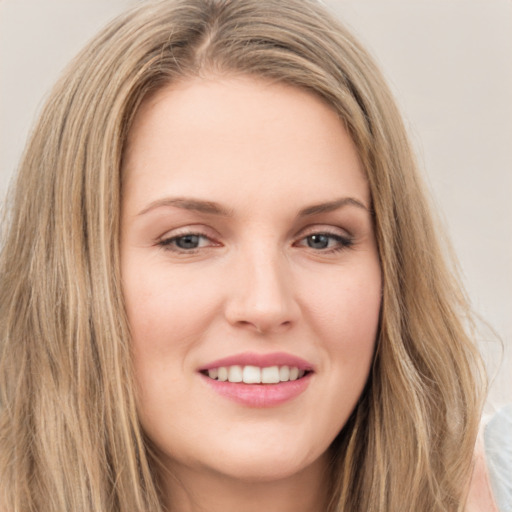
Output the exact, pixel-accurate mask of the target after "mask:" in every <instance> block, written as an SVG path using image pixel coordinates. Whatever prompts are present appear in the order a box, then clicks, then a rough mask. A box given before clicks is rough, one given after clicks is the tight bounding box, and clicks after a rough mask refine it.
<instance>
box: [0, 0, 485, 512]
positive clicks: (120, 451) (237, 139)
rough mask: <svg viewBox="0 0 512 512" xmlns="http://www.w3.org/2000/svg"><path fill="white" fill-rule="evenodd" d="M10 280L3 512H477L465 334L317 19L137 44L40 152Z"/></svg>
mask: <svg viewBox="0 0 512 512" xmlns="http://www.w3.org/2000/svg"><path fill="white" fill-rule="evenodd" d="M0 268H1V279H2V283H3V286H2V290H1V292H0V293H1V308H2V309H1V317H0V318H1V320H0V325H1V326H2V335H1V339H2V344H3V345H2V361H1V376H2V380H1V392H2V395H1V397H2V398H1V401H2V406H3V411H2V417H1V427H0V428H1V432H2V435H1V436H0V439H1V455H0V457H1V458H0V461H1V462H0V468H1V469H0V474H1V476H0V482H2V483H1V485H2V494H1V496H2V497H1V499H2V500H3V502H2V506H3V507H4V509H5V510H7V511H10V510H38V511H43V510H48V511H58V510H59V511H63V510H76V511H80V510H83V511H86V510H87V511H91V510H97V511H105V510H119V511H125V510H126V511H128V510H129V511H133V510H140V511H143V510H144V511H153V510H155V511H156V510H180V511H181V510H210V511H214V510H217V509H220V508H222V509H223V510H245V511H251V510H280V511H284V510H291V509H293V510H295V511H297V510H329V511H341V510H346V511H356V510H365V511H366V510H382V511H384V510H386V511H399V510H407V511H410V510H415V511H416V510H425V511H426V510H429V511H431V510H439V511H441V510H443V511H444V510H464V507H465V501H466V497H467V494H468V486H469V479H470V476H471V471H472V460H473V448H474V444H475V438H476V433H477V430H478V424H479V418H480V409H481V404H482V397H483V393H482V388H483V384H482V380H483V379H482V372H481V365H480V360H479V357H478V355H477V352H476V351H475V349H474V347H473V344H472V341H471V338H470V336H469V335H468V333H467V332H466V327H467V325H468V314H469V313H468V307H467V304H466V303H465V299H464V296H463V294H462V293H461V292H460V288H459V286H458V283H457V282H456V281H455V280H454V278H453V276H452V272H451V270H450V269H449V268H448V267H447V266H446V265H445V263H444V258H443V254H442V251H441V249H440V245H439V241H438V231H437V228H436V227H435V226H434V224H433V222H432V220H431V217H430V213H429V207H428V204H427V202H426V199H425V197H424V194H423V191H422V185H421V182H420V179H419V178H418V176H417V174H416V172H415V165H414V160H413V157H412V155H411V151H410V148H409V144H408V142H407V138H406V135H405V132H404V128H403V125H402V122H401V120H400V116H399V114H398V112H397V109H396V108H395V106H394V102H393V100H392V98H391V95H390V93H389V91H388V88H387V87H386V85H385V84H384V82H383V80H382V77H381V75H380V73H379V72H378V71H377V69H376V67H375V65H374V64H373V62H372V60H371V59H370V57H369V56H368V54H367V53H366V52H365V51H364V50H363V49H362V48H361V47H360V46H359V44H358V43H357V42H356V41H355V40H354V38H353V37H352V36H351V35H350V34H349V33H347V31H346V30H345V29H344V28H343V27H341V26H340V25H339V24H338V23H337V22H336V21H335V20H333V19H331V18H330V17H329V16H328V15H327V14H326V13H325V12H324V10H323V9H322V8H321V7H320V6H319V5H318V4H317V3H316V2H308V1H298V0H285V1H282V0H279V1H277V0H265V1H260V0H258V1H256V0H240V1H231V2H230V1H213V0H211V1H207V0H182V1H179V0H178V1H169V0H161V1H157V2H150V3H144V4H142V5H140V6H138V7H136V8H134V9H133V10H132V11H130V12H129V13H127V14H126V15H124V16H122V17H120V18H119V19H118V20H116V21H114V22H113V23H112V24H111V25H110V26H109V27H107V28H106V29H105V30H104V31H103V32H102V33H101V34H100V35H99V36H98V37H97V38H96V39H95V40H94V41H93V42H92V43H91V44H90V45H89V46H88V47H87V48H86V49H85V50H84V51H83V52H82V53H81V54H80V55H79V56H78V57H77V58H76V59H75V61H74V62H73V64H72V65H71V67H70V68H69V69H68V71H67V72H66V73H65V74H64V76H63V78H62V79H61V81H60V82H59V83H58V84H57V86H56V88H55V89H54V91H53V94H52V96H51V98H50V99H49V101H48V104H47V106H46V108H45V110H44V111H43V113H42V115H41V119H40V120H39V123H38V125H37V126H36V128H35V130H34V134H33V136H32V139H31V141H30V142H29V145H28V147H27V150H26V153H25V156H24V160H23V162H22V165H21V168H20V172H19V178H18V182H17V185H16V188H15V191H14V195H13V199H12V213H11V218H10V222H9V227H8V229H7V232H6V237H5V244H4V247H3V252H2V257H1V266H0ZM487 503H489V502H487Z"/></svg>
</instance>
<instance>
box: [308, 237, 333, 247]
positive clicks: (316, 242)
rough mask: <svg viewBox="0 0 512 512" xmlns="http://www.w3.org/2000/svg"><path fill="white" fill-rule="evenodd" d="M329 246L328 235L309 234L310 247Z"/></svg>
mask: <svg viewBox="0 0 512 512" xmlns="http://www.w3.org/2000/svg"><path fill="white" fill-rule="evenodd" d="M328 246H329V237H328V236H327V235H311V236H308V247H311V248H312V249H326V248H327V247H328Z"/></svg>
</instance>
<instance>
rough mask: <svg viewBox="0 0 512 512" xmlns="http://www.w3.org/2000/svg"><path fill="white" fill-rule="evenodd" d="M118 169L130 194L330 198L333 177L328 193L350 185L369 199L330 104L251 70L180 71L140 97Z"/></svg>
mask: <svg viewBox="0 0 512 512" xmlns="http://www.w3.org/2000/svg"><path fill="white" fill-rule="evenodd" d="M123 172H124V174H125V176H124V181H125V187H126V188H127V189H131V190H132V192H134V191H137V192H138V194H137V195H141V194H143V192H144V191H145V193H146V195H148V194H149V195H155V194H158V193H159V192H161V190H162V188H169V189H171V188H174V189H176V191H177V192H179V193H181V192H187V193H189V192H194V194H196V195H197V194H199V195H206V196H209V195H211V194H216V195H221V196H222V195H223V196H225V197H227V198H229V196H230V195H233V194H232V193H235V195H236V196H237V197H238V198H243V197H248V196H257V195H259V196H260V198H263V197H265V198H269V199H270V198H272V197H274V196H275V198H279V197H281V198H282V195H283V193H284V191H286V193H287V194H288V195H290V194H292V195H295V197H297V198H301V199H302V198H304V200H306V197H303V196H309V197H307V199H308V202H309V203H311V202H315V201H317V200H318V201H319V202H321V201H324V200H326V199H329V197H328V196H329V195H330V194H331V191H332V189H333V187H335V188H339V189H340V190H336V193H334V191H333V193H332V194H331V195H333V196H334V195H336V196H339V193H340V192H343V191H344V189H347V190H348V191H350V192H351V193H352V194H357V195H359V197H360V199H361V200H362V201H363V202H365V203H366V204H369V197H368V196H369V192H368V186H367V183H366V179H365V176H364V173H363V171H362V166H361V163H360V160H359V157H358V154H357V151H356V149H355V146H354V144H353V142H352V140H351V138H350V136H349V135H348V133H347V131H346V130H345V128H344V126H343V123H342V122H341V120H340V119H339V117H338V115H337V113H336V112H335V111H334V110H333V109H332V108H331V107H330V106H329V105H327V104H326V103H325V102H324V101H323V100H322V99H320V98H319V97H317V96H316V95H313V94H312V93H309V92H307V91H304V90H302V89H299V88H296V87H292V86H289V85H286V84H282V83H270V82H267V81H263V80H259V79H254V78H249V77H230V78H222V79H220V78H216V79H209V80H205V79H193V80H189V81H183V82H179V83H177V84H173V85H171V86H168V87H166V88H164V89H161V90H160V91H158V92H157V93H155V94H154V95H152V96H151V97H150V98H148V99H146V101H145V102H143V104H142V105H141V108H140V109H139V111H138V113H137V115H136V116H135V120H134V123H133V126H132V128H131V131H130V134H129V138H128V144H127V149H126V154H125V159H124V169H123ZM169 192H173V191H172V190H169ZM315 195H316V196H318V197H315ZM320 196H321V197H320ZM206 199H210V198H209V197H206ZM216 199H219V198H216ZM220 199H222V197H221V198H220Z"/></svg>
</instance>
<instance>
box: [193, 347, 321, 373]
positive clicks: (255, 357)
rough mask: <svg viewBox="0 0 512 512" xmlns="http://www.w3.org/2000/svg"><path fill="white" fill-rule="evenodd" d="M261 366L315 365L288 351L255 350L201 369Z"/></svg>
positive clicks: (224, 358) (309, 367)
mask: <svg viewBox="0 0 512 512" xmlns="http://www.w3.org/2000/svg"><path fill="white" fill-rule="evenodd" d="M235 365H238V366H259V367H260V368H266V367H269V366H294V367H297V368H298V369H299V370H307V371H312V370H313V369H314V368H313V365H312V364H311V363H309V362H308V361H306V360H305V359H302V358H301V357H298V356H294V355H292V354H287V353H286V352H272V353H269V354H258V353H255V352H244V353H241V354H236V355H233V356H228V357H223V358H222V359H217V360H215V361H212V362H211V363H208V364H206V365H204V366H202V367H201V368H199V371H205V370H211V369H212V368H219V367H221V366H235Z"/></svg>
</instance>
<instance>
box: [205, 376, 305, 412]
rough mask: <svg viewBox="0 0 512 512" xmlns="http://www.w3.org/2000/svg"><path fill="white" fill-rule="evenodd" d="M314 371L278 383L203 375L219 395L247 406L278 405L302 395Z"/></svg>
mask: <svg viewBox="0 0 512 512" xmlns="http://www.w3.org/2000/svg"><path fill="white" fill-rule="evenodd" d="M312 375H313V373H308V374H307V375H305V376H304V377H302V378H300V379H297V380H292V381H288V382H280V383H278V384H244V383H243V382H240V383H238V382H237V383H235V382H222V381H218V380H213V379H210V377H207V376H206V375H202V374H201V377H202V378H203V379H204V380H205V382H206V383H207V384H208V386H210V388H211V389H213V390H214V391H215V392H216V393H218V394H219V395H222V396H223V397H226V398H228V399H230V400H233V401H234V402H237V403H239V404H241V405H245V406H246V407H261V408H263V407H276V406H278V405H281V404H284V403H286V402H289V401H290V400H293V399H294V398H296V397H298V396H299V395H301V394H302V393H303V392H304V391H305V390H306V388H307V387H308V385H309V383H310V381H311V376H312Z"/></svg>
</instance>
